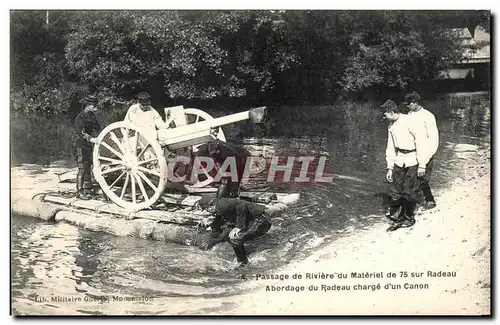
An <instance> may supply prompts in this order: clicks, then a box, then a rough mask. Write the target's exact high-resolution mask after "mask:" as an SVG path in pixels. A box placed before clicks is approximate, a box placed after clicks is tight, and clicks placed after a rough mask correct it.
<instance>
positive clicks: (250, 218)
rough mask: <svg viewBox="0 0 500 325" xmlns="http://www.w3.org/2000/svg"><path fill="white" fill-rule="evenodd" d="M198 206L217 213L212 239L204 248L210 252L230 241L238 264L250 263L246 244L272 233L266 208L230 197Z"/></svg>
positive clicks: (203, 201) (210, 199) (207, 198)
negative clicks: (269, 232)
mask: <svg viewBox="0 0 500 325" xmlns="http://www.w3.org/2000/svg"><path fill="white" fill-rule="evenodd" d="M198 205H199V207H200V208H202V209H204V210H207V211H209V212H211V213H214V214H215V220H214V221H213V223H212V225H211V229H212V234H213V235H212V238H211V239H210V240H209V241H208V242H207V243H205V244H204V245H203V246H202V247H201V248H202V249H205V250H208V249H210V248H212V247H213V246H215V245H216V244H218V243H220V242H223V241H228V242H229V244H230V245H231V246H232V247H233V250H234V253H235V254H236V260H237V261H238V263H240V265H245V264H247V263H248V257H247V253H246V250H245V246H244V244H245V243H246V242H248V241H250V240H253V239H255V238H257V237H260V236H263V235H264V234H265V233H267V232H268V231H269V229H270V228H271V221H270V219H271V212H270V211H269V210H268V209H267V208H266V207H265V206H264V205H261V204H257V203H252V202H247V201H244V200H241V199H235V198H227V197H221V198H219V197H214V196H205V197H203V198H202V199H201V200H200V201H199V202H198Z"/></svg>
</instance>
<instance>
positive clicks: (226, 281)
mask: <svg viewBox="0 0 500 325" xmlns="http://www.w3.org/2000/svg"><path fill="white" fill-rule="evenodd" d="M427 105H428V107H436V108H435V109H431V110H432V111H433V112H435V113H436V117H437V121H438V125H439V130H440V134H441V140H440V150H439V152H438V154H437V157H436V164H435V171H434V176H433V181H432V185H433V188H435V189H436V190H438V189H440V188H444V187H445V186H446V184H447V183H448V182H449V181H450V180H452V179H453V178H454V177H456V171H457V170H459V169H460V166H461V164H462V163H463V159H460V157H457V156H455V155H454V152H453V150H452V149H451V148H452V146H453V144H458V143H462V144H472V145H478V146H484V145H488V143H489V141H490V118H489V108H488V107H485V106H484V105H473V106H474V107H465V108H463V107H459V108H458V109H457V108H454V109H443V108H442V107H441V108H440V109H439V108H438V107H437V106H438V105H437V104H435V103H434V105H433V103H428V104H427ZM356 114H357V115H356ZM340 115H341V116H337V119H336V121H335V122H334V123H328V124H326V126H327V127H326V128H323V129H322V130H323V131H322V132H321V134H315V135H314V136H311V135H308V136H306V137H298V136H293V135H292V136H290V134H287V135H288V136H287V137H283V136H280V135H282V134H285V133H284V132H277V131H276V132H273V131H272V130H271V132H270V134H267V137H266V138H262V139H260V140H255V139H252V141H250V139H245V138H243V139H242V138H238V139H234V138H233V139H232V140H233V142H240V143H247V144H248V143H249V142H251V143H252V147H253V148H254V149H257V150H261V151H263V152H267V153H271V154H274V155H279V156H307V155H316V156H327V157H328V170H329V171H330V173H332V174H333V176H334V179H333V182H332V183H310V184H308V185H307V186H306V185H303V184H297V183H295V184H294V183H275V184H272V185H269V184H266V183H265V182H262V180H259V179H256V180H254V182H253V183H252V184H250V185H249V186H250V187H254V188H258V189H260V190H263V189H265V188H266V187H268V188H272V189H273V190H275V191H280V192H299V193H300V195H301V199H300V202H299V203H298V204H297V205H296V206H294V207H292V208H291V209H290V210H288V211H286V212H285V213H283V214H282V215H281V217H280V218H277V219H274V220H273V226H272V228H271V230H270V231H269V233H268V235H266V236H264V237H262V238H260V239H258V240H256V241H255V242H253V243H251V244H250V245H249V247H248V252H249V254H250V255H249V259H250V264H249V265H248V266H247V267H245V268H244V269H243V270H241V269H235V262H234V254H233V251H232V249H231V248H230V246H229V245H228V244H227V243H224V244H221V245H218V246H216V248H215V249H214V250H213V251H210V252H204V251H201V250H199V249H198V248H197V247H191V246H180V245H176V244H170V243H162V242H156V241H148V240H142V239H136V238H128V237H127V238H124V237H115V236H112V235H107V234H101V233H95V232H89V231H86V230H83V229H80V228H78V227H76V226H72V225H68V224H64V223H59V224H52V223H47V222H42V221H38V220H34V219H32V218H27V217H21V216H17V215H13V216H12V218H11V222H12V223H11V231H12V232H11V248H12V250H11V252H12V253H11V263H12V265H11V281H12V303H13V312H14V313H15V314H58V313H74V314H102V313H104V314H108V313H123V312H124V310H123V308H125V312H127V313H131V314H134V313H135V314H141V313H146V314H148V313H150V312H145V310H150V309H148V308H147V307H144V305H141V304H146V305H147V304H148V302H139V303H135V304H131V305H125V307H124V305H123V304H115V307H110V306H111V304H106V303H105V302H103V301H105V300H106V299H110V297H112V296H117V295H118V296H122V297H157V298H159V297H165V296H168V297H185V299H187V301H188V299H189V297H194V296H204V297H214V296H222V295H232V294H237V293H239V292H240V287H241V285H242V283H244V282H245V281H247V280H246V279H248V278H251V275H252V274H255V273H262V272H269V271H271V270H274V269H276V268H278V267H280V266H283V265H285V264H287V263H289V262H290V261H292V260H296V259H303V258H305V257H307V256H308V255H309V254H310V252H311V251H313V250H317V249H319V248H321V247H322V246H323V245H326V244H328V243H329V242H331V241H334V240H335V239H336V238H339V237H340V236H344V235H346V234H349V233H351V232H353V231H356V230H358V229H362V228H365V227H370V225H372V224H373V223H375V222H386V220H385V218H384V217H383V210H382V204H381V203H382V194H383V193H384V192H385V191H386V189H387V184H386V183H385V182H384V178H385V158H384V154H385V152H384V151H385V144H386V137H387V130H386V122H385V121H383V120H382V118H381V117H382V116H381V115H380V114H379V113H374V112H369V113H366V114H365V113H359V112H358V113H350V114H340ZM318 123H323V126H325V123H326V122H324V121H318ZM286 127H287V126H282V127H281V130H283V129H284V128H286ZM288 128H290V126H288ZM292 128H293V126H292ZM325 129H326V131H325ZM273 133H274V134H273ZM269 135H270V136H269ZM51 296H57V297H80V298H81V299H85V300H86V303H69V302H57V301H40V299H42V298H41V297H51ZM63 299H64V298H63ZM127 306H129V307H127ZM141 306H142V307H141Z"/></svg>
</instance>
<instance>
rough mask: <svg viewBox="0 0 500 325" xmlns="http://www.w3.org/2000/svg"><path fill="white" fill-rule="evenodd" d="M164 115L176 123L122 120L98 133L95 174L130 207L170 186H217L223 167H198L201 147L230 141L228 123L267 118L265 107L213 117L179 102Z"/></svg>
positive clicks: (191, 189) (110, 194)
mask: <svg viewBox="0 0 500 325" xmlns="http://www.w3.org/2000/svg"><path fill="white" fill-rule="evenodd" d="M165 116H166V118H167V119H170V120H173V123H174V124H175V127H170V128H168V129H160V130H145V129H144V128H141V127H139V126H137V125H135V124H133V123H131V122H127V121H119V122H115V123H112V124H110V125H108V126H107V127H106V128H104V130H102V132H101V133H100V134H99V136H98V137H97V142H96V144H95V146H94V151H93V173H94V178H95V180H96V181H97V182H98V183H99V185H100V187H101V189H102V191H103V193H104V194H105V195H106V196H107V198H109V199H110V200H111V201H112V202H114V203H115V204H117V205H118V206H120V207H122V208H125V209H127V210H129V211H139V210H142V209H146V208H149V207H150V206H152V205H153V204H154V203H155V202H157V201H158V200H159V198H160V197H161V195H162V194H163V192H164V191H165V190H166V189H168V188H172V189H176V190H180V191H182V192H186V193H203V192H212V191H216V189H217V185H218V182H219V181H220V180H219V179H217V177H216V174H217V172H218V168H219V166H218V165H217V164H214V166H213V168H210V167H211V166H208V165H207V164H203V163H202V164H200V166H193V164H194V163H195V161H196V159H194V158H195V157H196V153H197V152H198V149H199V147H200V146H203V145H206V144H207V143H211V142H214V141H216V142H217V141H221V142H226V137H225V135H224V132H223V130H222V126H224V125H229V124H232V123H237V122H240V121H245V120H251V121H252V122H254V123H261V122H263V120H264V119H265V116H266V107H257V108H252V109H250V110H247V111H244V112H240V113H236V114H231V115H228V116H223V117H219V118H213V117H212V116H210V115H209V114H207V113H206V112H204V111H202V110H199V109H195V108H184V107H183V106H175V107H168V108H165ZM200 171H201V172H200Z"/></svg>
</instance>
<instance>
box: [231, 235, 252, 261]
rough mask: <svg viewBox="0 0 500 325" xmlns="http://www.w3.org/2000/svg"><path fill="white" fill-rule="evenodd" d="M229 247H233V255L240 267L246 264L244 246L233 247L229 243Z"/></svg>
mask: <svg viewBox="0 0 500 325" xmlns="http://www.w3.org/2000/svg"><path fill="white" fill-rule="evenodd" d="M229 243H231V241H229ZM231 246H233V250H234V253H235V254H236V260H237V261H238V263H240V265H245V264H248V258H247V253H246V251H245V246H243V244H241V245H234V244H232V243H231Z"/></svg>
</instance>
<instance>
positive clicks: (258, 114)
mask: <svg viewBox="0 0 500 325" xmlns="http://www.w3.org/2000/svg"><path fill="white" fill-rule="evenodd" d="M266 115H267V107H265V106H262V107H256V108H252V109H250V110H248V111H244V112H240V113H235V114H231V115H227V116H223V117H218V118H214V119H211V120H205V121H201V122H198V123H193V124H188V125H184V126H179V127H175V128H171V129H165V130H159V131H158V140H159V142H160V144H161V145H162V146H167V147H168V148H169V149H171V150H175V149H179V148H185V147H187V146H193V145H197V144H202V143H206V142H208V141H210V140H214V139H215V138H216V135H217V128H219V127H221V126H224V125H228V124H232V123H237V122H241V121H245V120H251V121H252V122H254V123H262V122H263V121H264V119H265V118H266Z"/></svg>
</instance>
